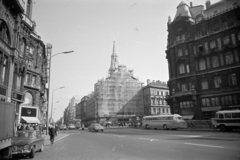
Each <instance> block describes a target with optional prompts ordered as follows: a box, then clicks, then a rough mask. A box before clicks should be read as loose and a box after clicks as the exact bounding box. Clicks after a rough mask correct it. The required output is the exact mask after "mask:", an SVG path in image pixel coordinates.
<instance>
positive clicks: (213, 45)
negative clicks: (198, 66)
mask: <svg viewBox="0 0 240 160" xmlns="http://www.w3.org/2000/svg"><path fill="white" fill-rule="evenodd" d="M213 48H216V42H215V41H214V40H212V41H211V42H210V49H213Z"/></svg>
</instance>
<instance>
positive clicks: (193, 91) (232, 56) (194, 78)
mask: <svg viewBox="0 0 240 160" xmlns="http://www.w3.org/2000/svg"><path fill="white" fill-rule="evenodd" d="M205 5H206V6H205V7H204V6H203V5H198V6H193V5H192V3H190V5H188V4H186V3H184V2H183V1H182V2H181V3H180V4H179V5H178V6H177V11H176V15H175V17H174V19H173V20H171V18H170V17H169V20H168V24H167V25H168V39H167V41H168V45H167V50H166V58H167V61H168V66H169V81H168V87H169V91H170V94H169V96H168V97H167V102H168V104H169V105H170V106H171V112H172V113H177V114H180V115H183V116H185V117H187V118H188V119H192V118H193V119H210V118H212V117H213V116H214V114H215V112H216V111H218V110H231V109H240V61H239V57H240V30H239V28H240V1H239V0H220V1H218V2H216V3H214V4H211V1H210V0H207V1H206V4H205Z"/></svg>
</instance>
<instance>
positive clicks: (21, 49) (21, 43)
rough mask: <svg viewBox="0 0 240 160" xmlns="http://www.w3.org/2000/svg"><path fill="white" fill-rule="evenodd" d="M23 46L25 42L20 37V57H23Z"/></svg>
mask: <svg viewBox="0 0 240 160" xmlns="http://www.w3.org/2000/svg"><path fill="white" fill-rule="evenodd" d="M25 47H26V42H25V40H24V39H21V40H20V53H19V56H20V57H23V55H24V52H25Z"/></svg>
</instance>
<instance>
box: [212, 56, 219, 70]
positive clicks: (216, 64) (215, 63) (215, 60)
mask: <svg viewBox="0 0 240 160" xmlns="http://www.w3.org/2000/svg"><path fill="white" fill-rule="evenodd" d="M212 67H213V68H215V67H219V59H218V57H217V56H214V57H212Z"/></svg>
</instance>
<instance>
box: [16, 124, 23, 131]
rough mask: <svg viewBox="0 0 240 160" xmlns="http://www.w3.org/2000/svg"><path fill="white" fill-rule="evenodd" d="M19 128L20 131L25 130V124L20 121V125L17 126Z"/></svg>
mask: <svg viewBox="0 0 240 160" xmlns="http://www.w3.org/2000/svg"><path fill="white" fill-rule="evenodd" d="M17 130H18V131H21V130H23V124H22V123H19V125H18V127H17Z"/></svg>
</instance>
